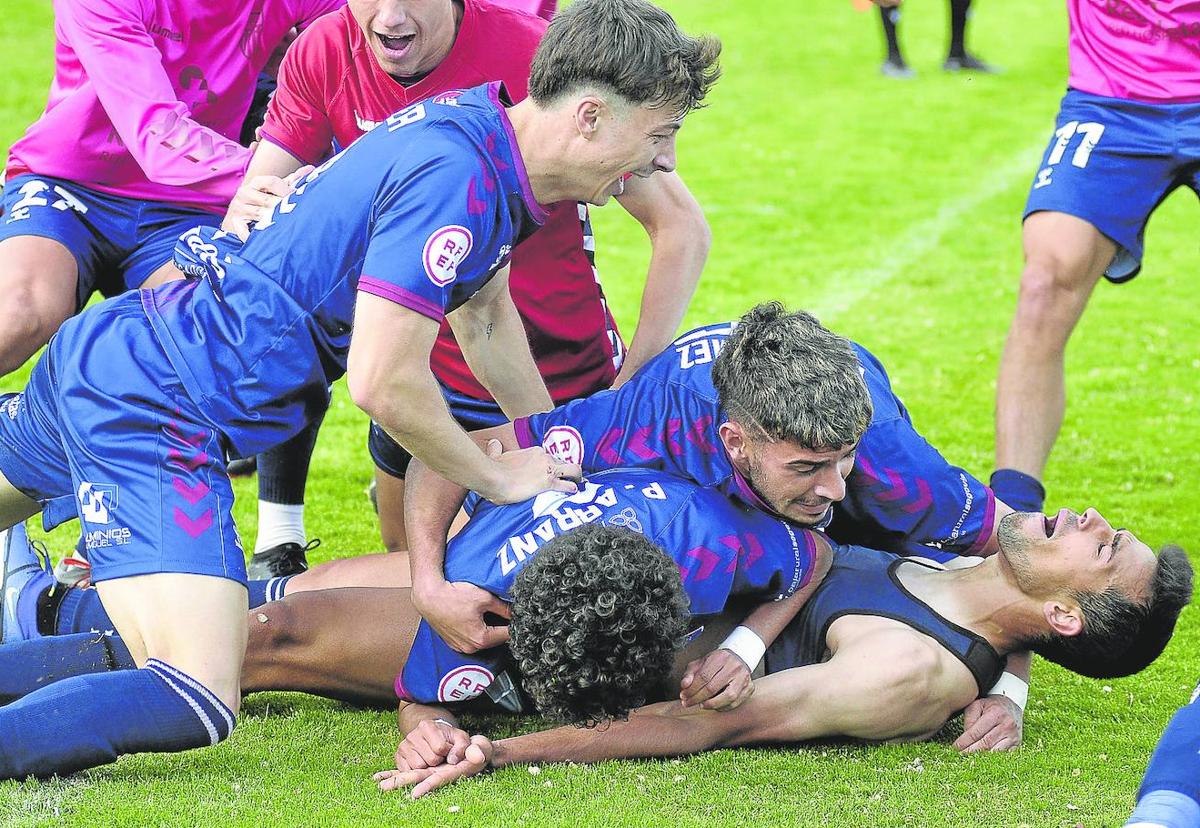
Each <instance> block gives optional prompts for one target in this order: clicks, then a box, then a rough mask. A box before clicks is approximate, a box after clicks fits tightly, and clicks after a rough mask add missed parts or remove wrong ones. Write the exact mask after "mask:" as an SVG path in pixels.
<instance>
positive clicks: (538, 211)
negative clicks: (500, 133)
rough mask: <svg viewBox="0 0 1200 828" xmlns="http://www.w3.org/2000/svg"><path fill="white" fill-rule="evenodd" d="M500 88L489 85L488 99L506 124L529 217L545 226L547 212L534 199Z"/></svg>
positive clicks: (494, 82)
mask: <svg viewBox="0 0 1200 828" xmlns="http://www.w3.org/2000/svg"><path fill="white" fill-rule="evenodd" d="M500 86H501V83H500V81H492V82H491V83H489V84H488V97H489V98H491V99H492V103H493V104H494V105H495V107H496V111H497V112H499V113H500V123H502V124H504V133H505V134H506V135H507V136H508V146H509V149H511V150H512V160H513V163H514V164H516V167H517V170H516V172H517V180H518V181H520V182H521V195H522V196H523V197H524V199H525V205H526V206H527V207H528V208H529V215H530V216H531V217H532V218H533V220H534V221H536V222H537V223H538V224H545V223H546V211H545V210H544V209H542V205H541V204H538V200H537V199H536V198H534V197H533V188H532V187H530V186H529V175H528V173H526V172H525V159H523V158H522V157H521V147H520V146H519V145H518V144H517V135H516V133H515V132H513V127H512V121H510V120H508V112H507V111H506V110H505V109H504V104H502V103H500Z"/></svg>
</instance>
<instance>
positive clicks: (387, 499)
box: [224, 0, 710, 577]
mask: <svg viewBox="0 0 1200 828" xmlns="http://www.w3.org/2000/svg"><path fill="white" fill-rule="evenodd" d="M545 29H546V22H545V21H544V20H542V19H541V18H539V17H536V16H533V15H529V14H525V13H522V12H519V11H514V10H513V9H510V8H505V7H503V6H499V5H493V4H492V2H490V0H351V1H350V3H349V5H348V6H347V7H346V8H343V9H342V10H340V11H338V12H336V13H334V14H330V15H328V16H326V17H324V18H322V19H321V20H320V21H318V22H317V23H316V24H315V25H313V26H312V27H311V28H310V29H309V30H308V31H306V32H305V33H304V34H303V35H302V36H301V37H300V38H299V39H298V40H297V41H296V43H295V44H294V45H293V47H292V48H291V49H290V50H289V51H288V54H287V56H286V57H285V59H284V62H283V65H282V66H281V67H280V72H279V88H278V91H277V92H276V94H275V97H274V99H273V100H272V102H271V106H270V109H269V110H268V113H267V118H266V122H265V123H264V125H263V127H262V129H261V130H260V138H261V142H260V144H259V146H258V149H257V151H256V152H255V155H254V158H253V160H252V161H251V162H250V166H249V168H248V169H247V173H246V179H245V182H244V183H243V185H242V187H241V189H240V190H239V191H238V195H237V197H236V198H235V200H234V202H233V204H232V205H231V206H230V209H229V212H228V214H227V216H226V219H225V225H224V226H225V228H226V229H228V230H232V231H234V232H237V233H239V234H240V235H244V234H245V233H246V232H247V230H248V227H249V224H250V223H251V222H252V221H253V220H254V219H255V218H256V216H257V215H258V211H259V210H260V209H262V208H263V207H268V206H272V205H273V204H274V203H275V202H276V201H277V200H278V199H279V198H280V197H282V196H284V195H286V194H287V192H288V190H289V189H290V188H289V187H288V185H287V184H286V183H285V181H284V180H283V179H284V178H285V177H286V176H288V175H290V174H291V173H293V172H295V171H296V170H298V169H300V168H301V167H302V166H303V165H305V164H317V163H319V162H320V161H321V160H323V159H324V158H325V157H326V156H327V155H329V154H330V153H331V152H332V151H333V149H335V148H342V147H345V146H347V145H348V144H350V143H351V142H353V141H354V140H355V139H357V138H358V137H359V136H360V135H362V134H364V133H365V132H367V131H369V130H370V129H372V128H373V127H374V126H375V125H376V124H378V123H379V122H380V121H383V120H384V119H385V118H387V117H388V116H389V115H390V114H391V113H393V112H395V111H396V110H398V109H401V108H402V107H405V106H407V105H409V104H410V103H412V102H414V101H417V100H421V99H423V98H427V97H431V96H436V95H449V94H453V93H454V92H455V91H457V90H460V89H465V88H467V87H470V86H473V85H475V84H478V83H481V82H483V81H487V80H491V79H500V80H502V81H504V84H505V86H506V87H507V88H508V90H509V92H510V94H511V95H512V97H513V98H514V100H520V99H522V98H524V97H525V94H526V86H527V84H528V78H529V65H530V61H531V60H532V58H533V52H534V49H535V48H536V46H537V44H538V42H539V41H540V40H541V37H542V33H543V32H544V31H545ZM618 199H619V200H620V201H621V203H622V205H623V206H624V207H625V208H626V209H627V210H628V211H629V212H630V213H631V214H632V215H633V216H634V217H635V218H637V219H638V221H639V222H641V224H642V225H643V227H645V229H646V232H647V233H648V234H649V236H650V239H651V243H652V247H653V252H652V255H651V260H650V268H649V273H648V274H647V277H646V289H645V291H644V293H643V296H642V308H641V315H640V317H639V322H638V328H637V331H636V332H635V334H634V337H633V340H632V342H631V343H630V346H629V349H628V351H626V350H625V346H624V344H623V343H622V340H621V337H620V335H619V334H618V333H617V330H616V325H615V323H614V321H613V319H612V316H611V314H610V313H609V311H608V308H607V305H606V303H605V299H604V293H603V290H602V289H601V287H600V284H599V282H598V281H597V275H596V271H595V267H594V259H593V256H594V253H593V251H594V243H593V241H592V238H591V232H590V229H589V220H588V216H587V208H586V207H585V206H584V205H582V204H578V205H577V204H574V203H561V204H558V205H556V206H555V207H554V208H553V209H552V210H551V211H550V212H551V217H550V219H549V220H548V221H547V222H546V224H545V226H543V228H542V229H541V230H539V231H538V232H537V233H536V234H535V235H534V236H533V237H532V238H531V239H530V240H529V241H528V242H527V243H525V244H522V245H521V246H520V247H519V248H518V249H517V250H516V251H514V255H513V264H512V275H511V281H510V285H511V289H512V294H513V299H514V301H515V303H516V305H517V309H518V310H519V311H520V312H521V316H522V317H523V319H524V321H525V326H526V330H527V332H528V334H529V339H530V346H531V351H532V352H533V354H534V357H535V359H536V361H537V364H538V368H539V370H540V372H541V374H542V376H543V377H544V378H545V380H546V385H547V387H548V389H549V391H550V394H551V396H552V397H553V399H554V401H555V403H556V404H557V403H562V402H566V401H567V400H571V399H574V398H576V397H581V396H585V395H587V394H590V393H592V392H594V391H598V390H600V389H603V388H607V387H609V386H610V385H613V384H619V383H620V382H622V381H623V380H625V379H626V378H628V377H629V376H631V375H632V373H633V372H634V371H635V370H636V369H637V368H638V367H639V366H640V365H641V364H642V363H644V362H645V361H646V360H647V359H649V358H650V357H651V356H653V355H655V354H657V353H658V352H659V351H661V350H662V349H663V348H664V347H666V346H667V345H668V344H669V343H670V341H671V339H672V337H673V336H674V334H675V330H676V328H677V327H678V325H679V323H680V322H681V321H682V319H683V314H684V312H685V310H686V308H687V305H688V302H689V300H690V299H691V296H692V294H693V292H694V290H695V287H696V283H697V281H698V279H699V277H700V271H701V269H702V268H703V265H704V260H705V258H706V256H707V253H708V247H709V235H710V234H709V229H708V225H707V223H706V222H705V220H704V216H703V213H702V212H701V210H700V207H699V205H698V204H697V202H696V200H695V199H694V198H693V197H692V195H691V193H689V192H688V190H687V187H686V186H685V185H684V184H683V182H682V180H681V179H680V178H679V177H678V175H676V174H675V173H673V172H672V173H663V172H659V173H658V174H656V175H652V176H649V177H647V178H632V179H630V180H629V181H627V182H626V183H625V188H624V192H622V193H621V194H619V195H618ZM431 366H432V367H433V370H434V373H435V375H436V376H437V378H438V380H439V381H440V382H441V384H442V386H443V389H444V393H445V395H446V398H447V402H448V403H449V405H450V408H451V412H452V413H453V414H454V415H455V416H456V418H457V419H458V420H459V422H460V423H462V424H463V425H464V427H466V428H482V427H485V426H490V425H496V424H498V423H501V422H505V421H506V420H507V419H508V417H506V416H505V413H504V412H501V410H500V408H499V407H498V406H497V405H496V403H495V402H494V401H493V400H492V398H491V397H490V395H489V394H488V393H487V391H486V390H485V389H484V388H483V386H482V385H480V384H479V382H478V381H477V380H476V379H475V377H474V376H473V375H472V373H471V371H470V369H469V368H468V366H467V364H466V362H465V360H464V359H463V357H462V353H461V351H460V350H459V348H458V346H457V344H456V343H455V342H454V339H453V336H452V335H451V333H450V331H449V328H448V327H447V326H445V325H443V327H442V330H441V333H440V334H439V337H438V342H437V345H436V346H435V348H434V351H433V355H432V358H431ZM507 413H508V414H509V415H512V416H517V415H520V414H528V413H531V412H507ZM315 439H316V429H315V428H313V429H310V430H309V431H308V432H305V433H302V434H301V435H299V436H298V437H296V438H294V439H293V440H292V441H290V442H289V443H287V444H285V445H284V446H281V447H279V448H278V449H275V450H274V451H272V452H270V453H268V454H266V455H263V456H262V457H261V458H260V475H259V530H258V542H257V543H256V545H255V555H254V558H252V561H251V570H250V571H251V573H252V575H253V576H254V577H270V576H271V575H285V574H290V573H294V572H298V571H302V570H303V569H304V566H305V563H304V551H305V548H304V542H305V532H304V522H303V505H302V504H303V501H304V480H305V478H306V477H307V473H308V458H309V456H310V455H311V452H312V444H313V442H314V441H315ZM370 447H371V454H372V457H373V458H374V459H375V462H376V466H377V474H376V479H377V482H378V493H379V507H380V508H379V513H380V517H381V523H382V532H383V539H384V543H385V544H386V546H387V547H388V548H389V549H402V548H405V547H406V546H407V544H406V538H405V534H404V527H403V522H402V519H401V504H402V503H403V492H404V481H403V477H404V473H405V470H406V468H407V465H408V459H409V456H408V454H407V452H405V451H404V450H403V449H402V448H400V446H399V445H397V444H396V443H395V442H394V441H392V440H391V439H390V438H388V437H387V436H386V435H385V434H383V432H382V431H381V430H379V429H375V428H373V429H372V434H371V438H370Z"/></svg>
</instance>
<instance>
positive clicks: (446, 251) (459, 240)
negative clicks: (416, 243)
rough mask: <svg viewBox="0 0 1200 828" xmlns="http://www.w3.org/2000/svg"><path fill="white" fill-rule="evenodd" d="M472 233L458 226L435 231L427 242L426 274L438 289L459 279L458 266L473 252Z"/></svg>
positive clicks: (425, 254) (454, 225)
mask: <svg viewBox="0 0 1200 828" xmlns="http://www.w3.org/2000/svg"><path fill="white" fill-rule="evenodd" d="M471 242H472V239H471V231H470V230H468V229H467V228H465V227H461V226H459V225H457V224H450V225H447V226H445V227H443V228H441V229H440V230H435V231H434V232H433V233H432V234H431V235H430V236H429V239H428V240H427V241H426V242H425V250H424V251H423V252H422V258H423V259H424V261H425V274H426V275H427V276H429V281H431V282H433V283H434V284H435V285H437V286H438V287H445V286H446V285H448V284H450V283H451V282H453V281H454V280H455V279H456V278H458V266H459V265H460V264H462V261H463V259H465V258H467V254H468V253H470V252H471Z"/></svg>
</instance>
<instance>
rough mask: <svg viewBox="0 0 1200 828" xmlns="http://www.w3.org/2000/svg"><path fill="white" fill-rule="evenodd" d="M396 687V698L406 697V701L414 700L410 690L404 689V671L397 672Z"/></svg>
mask: <svg viewBox="0 0 1200 828" xmlns="http://www.w3.org/2000/svg"><path fill="white" fill-rule="evenodd" d="M394 689H395V691H396V698H398V699H404V700H405V701H412V696H410V695H409V694H408V690H406V689H404V673H403V672H399V673H397V674H396V684H395V687H394Z"/></svg>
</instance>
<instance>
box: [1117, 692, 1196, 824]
mask: <svg viewBox="0 0 1200 828" xmlns="http://www.w3.org/2000/svg"><path fill="white" fill-rule="evenodd" d="M1197 689H1198V690H1200V688H1197ZM1139 822H1140V823H1148V824H1151V825H1165V826H1169V828H1196V826H1200V698H1193V699H1192V703H1191V704H1189V705H1187V706H1186V707H1183V708H1181V709H1180V710H1179V712H1178V713H1176V714H1175V716H1174V717H1173V718H1172V719H1171V723H1170V724H1168V725H1167V729H1166V730H1165V731H1163V735H1162V739H1160V740H1159V742H1158V747H1157V748H1155V749H1154V755H1153V756H1151V757H1150V767H1148V768H1147V769H1146V777H1145V779H1144V780H1142V788H1141V790H1140V791H1138V804H1137V808H1136V809H1135V810H1134V812H1133V816H1132V817H1130V818H1129V823H1128V824H1130V825H1134V824H1137V823H1139Z"/></svg>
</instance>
